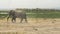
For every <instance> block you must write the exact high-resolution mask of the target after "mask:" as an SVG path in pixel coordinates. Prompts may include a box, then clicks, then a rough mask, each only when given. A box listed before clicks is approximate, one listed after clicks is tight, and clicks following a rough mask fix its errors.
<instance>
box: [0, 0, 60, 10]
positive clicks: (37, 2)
mask: <svg viewBox="0 0 60 34" xmlns="http://www.w3.org/2000/svg"><path fill="white" fill-rule="evenodd" d="M14 8H50V9H51V8H55V9H60V0H0V9H14Z"/></svg>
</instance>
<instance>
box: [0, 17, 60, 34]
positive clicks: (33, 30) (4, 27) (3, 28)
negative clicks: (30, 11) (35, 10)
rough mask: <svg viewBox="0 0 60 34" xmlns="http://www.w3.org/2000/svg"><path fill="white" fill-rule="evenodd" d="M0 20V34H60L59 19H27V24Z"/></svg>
mask: <svg viewBox="0 0 60 34" xmlns="http://www.w3.org/2000/svg"><path fill="white" fill-rule="evenodd" d="M19 21H20V19H19V18H17V21H16V23H12V22H11V19H9V21H8V22H7V20H6V18H4V19H0V34H60V18H55V19H54V18H53V19H52V18H46V19H44V18H28V23H26V22H25V21H23V22H22V23H20V22H19Z"/></svg>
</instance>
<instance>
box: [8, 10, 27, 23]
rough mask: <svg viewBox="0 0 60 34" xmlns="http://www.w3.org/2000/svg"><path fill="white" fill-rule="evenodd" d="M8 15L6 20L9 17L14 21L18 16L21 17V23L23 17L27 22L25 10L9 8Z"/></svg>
mask: <svg viewBox="0 0 60 34" xmlns="http://www.w3.org/2000/svg"><path fill="white" fill-rule="evenodd" d="M8 15H9V16H8V17H7V21H8V19H9V18H10V17H11V18H12V22H16V18H20V19H21V21H20V23H22V21H23V19H25V21H26V22H27V17H26V13H25V12H15V11H14V10H10V12H9V13H8Z"/></svg>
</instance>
